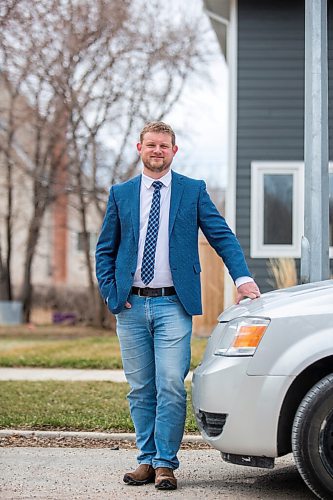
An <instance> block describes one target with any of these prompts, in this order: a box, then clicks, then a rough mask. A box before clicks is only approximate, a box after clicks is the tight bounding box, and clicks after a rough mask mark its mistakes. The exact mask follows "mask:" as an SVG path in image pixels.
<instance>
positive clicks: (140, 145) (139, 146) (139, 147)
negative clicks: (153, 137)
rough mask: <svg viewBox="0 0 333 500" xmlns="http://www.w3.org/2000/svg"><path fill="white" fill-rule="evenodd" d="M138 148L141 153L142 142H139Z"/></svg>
mask: <svg viewBox="0 0 333 500" xmlns="http://www.w3.org/2000/svg"><path fill="white" fill-rule="evenodd" d="M136 149H137V150H138V152H139V153H141V149H142V144H141V142H138V143H137V145H136Z"/></svg>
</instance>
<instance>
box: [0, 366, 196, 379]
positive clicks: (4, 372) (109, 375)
mask: <svg viewBox="0 0 333 500" xmlns="http://www.w3.org/2000/svg"><path fill="white" fill-rule="evenodd" d="M1 380H27V381H39V380H40V381H43V380H60V381H69V382H78V381H97V382H104V381H107V382H126V378H125V374H124V372H123V370H90V369H83V370H77V369H64V368H0V381H1ZM186 380H192V372H190V373H189V374H188V376H187V377H186Z"/></svg>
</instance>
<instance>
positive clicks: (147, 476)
mask: <svg viewBox="0 0 333 500" xmlns="http://www.w3.org/2000/svg"><path fill="white" fill-rule="evenodd" d="M154 480H155V470H154V469H153V467H152V466H151V465H148V464H140V465H139V467H138V468H137V469H136V470H135V471H134V472H127V473H126V474H125V476H124V478H123V481H124V483H126V484H130V485H131V486H141V485H142V484H148V483H153V482H154Z"/></svg>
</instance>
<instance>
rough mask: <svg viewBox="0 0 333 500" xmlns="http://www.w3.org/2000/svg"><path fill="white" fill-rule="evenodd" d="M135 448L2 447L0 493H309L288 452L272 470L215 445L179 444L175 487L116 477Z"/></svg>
mask: <svg viewBox="0 0 333 500" xmlns="http://www.w3.org/2000/svg"><path fill="white" fill-rule="evenodd" d="M135 456H136V451H134V450H108V449H82V448H75V449H74V448H62V449H60V448H2V449H1V450H0V498H1V500H16V499H17V500H18V499H30V498H37V499H43V500H58V499H66V500H67V499H68V500H69V499H70V500H74V499H82V500H83V499H84V500H104V499H105V500H110V499H112V500H118V499H125V498H127V499H130V500H135V499H139V498H156V499H160V500H165V499H167V498H175V499H177V498H182V499H185V500H191V499H199V498H200V499H202V498H204V499H205V500H212V499H217V498H218V499H220V498H226V499H232V500H238V499H247V500H251V499H257V500H258V499H270V500H272V499H274V500H287V499H288V500H289V498H290V497H291V496H292V497H293V500H307V499H313V498H315V497H314V496H313V495H312V493H310V491H309V490H308V489H307V488H306V486H305V485H304V483H303V481H302V480H301V479H300V477H299V475H298V473H297V471H296V468H295V466H294V464H293V462H292V458H291V456H288V457H285V458H282V459H279V460H278V461H277V466H276V468H275V469H273V470H266V469H253V468H247V467H237V466H233V465H230V464H226V463H224V462H222V460H221V459H220V455H219V453H218V452H217V451H215V450H182V451H181V452H180V454H179V457H180V460H181V462H182V467H181V469H180V470H179V471H177V477H178V480H179V488H178V490H177V491H175V492H160V491H156V490H155V488H154V485H153V484H150V485H147V486H141V487H133V486H132V487H131V486H126V485H125V484H123V483H122V480H121V479H122V476H123V473H124V471H127V470H131V468H132V467H133V465H134V464H135Z"/></svg>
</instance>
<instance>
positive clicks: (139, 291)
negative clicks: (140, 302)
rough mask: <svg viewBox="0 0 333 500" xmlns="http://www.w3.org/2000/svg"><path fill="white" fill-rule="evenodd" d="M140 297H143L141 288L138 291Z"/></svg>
mask: <svg viewBox="0 0 333 500" xmlns="http://www.w3.org/2000/svg"><path fill="white" fill-rule="evenodd" d="M138 295H139V297H142V295H141V288H140V287H139V289H138Z"/></svg>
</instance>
